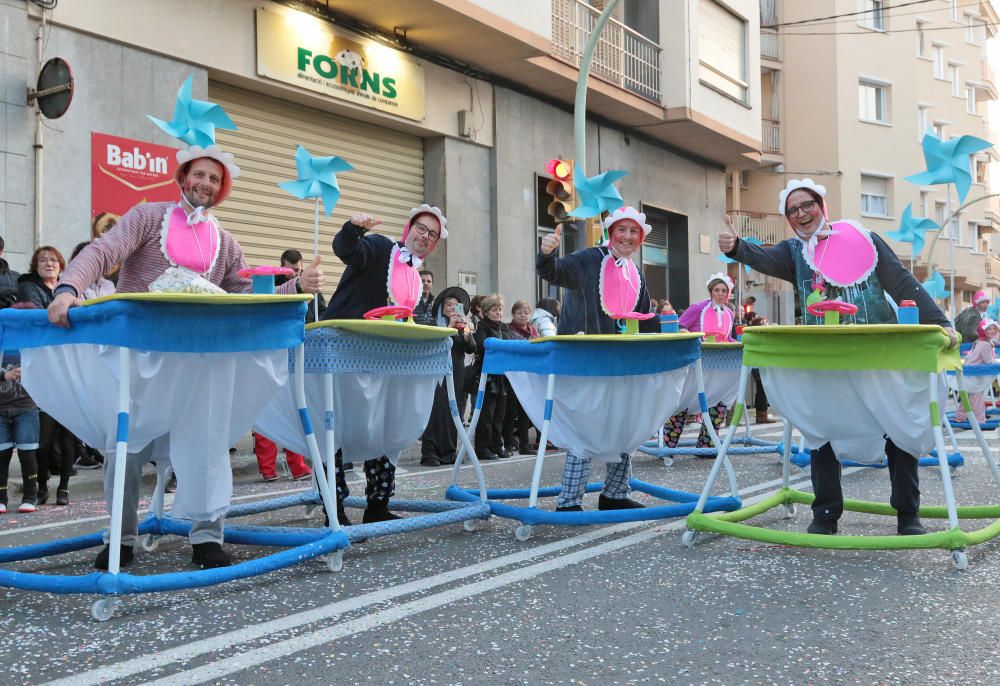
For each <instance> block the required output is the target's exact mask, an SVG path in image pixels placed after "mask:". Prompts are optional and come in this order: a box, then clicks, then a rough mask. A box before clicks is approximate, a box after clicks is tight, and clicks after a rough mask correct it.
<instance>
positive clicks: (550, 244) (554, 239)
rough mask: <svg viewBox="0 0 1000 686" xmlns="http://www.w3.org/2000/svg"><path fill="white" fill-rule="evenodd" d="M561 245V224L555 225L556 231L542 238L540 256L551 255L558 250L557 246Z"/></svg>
mask: <svg viewBox="0 0 1000 686" xmlns="http://www.w3.org/2000/svg"><path fill="white" fill-rule="evenodd" d="M561 243H562V224H556V230H555V231H554V232H553V233H550V234H546V235H545V236H543V237H542V254H543V255H551V254H552V253H554V252H555V251H557V250H559V245H560V244H561Z"/></svg>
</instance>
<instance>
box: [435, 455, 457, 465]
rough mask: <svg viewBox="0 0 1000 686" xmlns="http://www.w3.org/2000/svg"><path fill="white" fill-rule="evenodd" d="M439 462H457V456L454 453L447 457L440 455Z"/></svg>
mask: <svg viewBox="0 0 1000 686" xmlns="http://www.w3.org/2000/svg"><path fill="white" fill-rule="evenodd" d="M438 462H440V463H441V464H443V465H444V464H455V456H454V455H448V456H447V457H439V458H438Z"/></svg>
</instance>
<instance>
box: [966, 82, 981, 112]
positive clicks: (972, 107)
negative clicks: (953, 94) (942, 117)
mask: <svg viewBox="0 0 1000 686" xmlns="http://www.w3.org/2000/svg"><path fill="white" fill-rule="evenodd" d="M965 111H966V112H968V113H969V114H979V111H978V110H977V109H976V89H975V88H973V87H972V86H966V87H965Z"/></svg>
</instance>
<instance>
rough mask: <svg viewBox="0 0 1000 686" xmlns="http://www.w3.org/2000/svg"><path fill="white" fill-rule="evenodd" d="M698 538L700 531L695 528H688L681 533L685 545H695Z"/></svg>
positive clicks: (688, 546) (687, 546)
mask: <svg viewBox="0 0 1000 686" xmlns="http://www.w3.org/2000/svg"><path fill="white" fill-rule="evenodd" d="M697 540H698V532H697V531H695V530H694V529H688V530H687V531H685V532H684V533H683V534H682V535H681V543H682V544H684V547H686V548H690V547H691V546H693V545H694V542H695V541H697Z"/></svg>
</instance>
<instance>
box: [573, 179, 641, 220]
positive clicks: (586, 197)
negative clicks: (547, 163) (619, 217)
mask: <svg viewBox="0 0 1000 686" xmlns="http://www.w3.org/2000/svg"><path fill="white" fill-rule="evenodd" d="M624 176H628V172H627V171H607V172H602V173H600V174H598V175H597V176H591V177H590V178H589V179H588V178H587V177H586V176H584V175H583V170H582V169H580V167H579V166H577V167H576V171H575V172H574V174H573V178H574V186H575V187H576V196H577V198H578V199H579V204H578V205H577V207H576V209H575V210H573V211H572V212H570V213H569V216H571V217H580V218H587V217H599V216H600V215H601V213H602V212H614V211H615V210H617V209H618V208H619V207H622V206H623V205H624V204H625V201H624V200H622V196H621V195H619V193H618V189H617V188H615V186H614V182H615V181H617V180H618V179H620V178H622V177H624Z"/></svg>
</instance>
